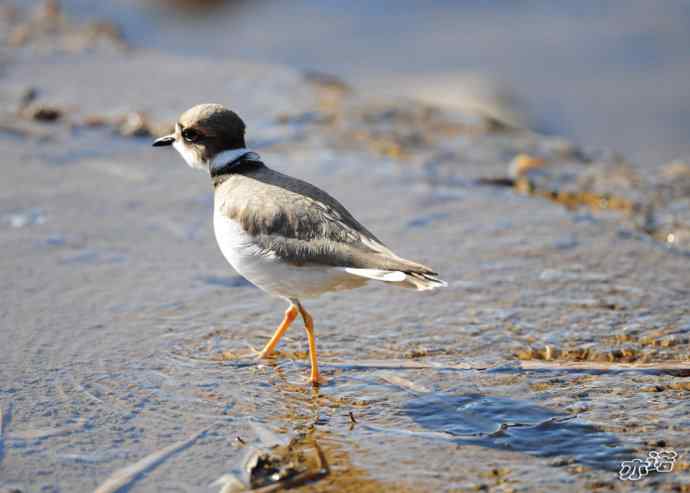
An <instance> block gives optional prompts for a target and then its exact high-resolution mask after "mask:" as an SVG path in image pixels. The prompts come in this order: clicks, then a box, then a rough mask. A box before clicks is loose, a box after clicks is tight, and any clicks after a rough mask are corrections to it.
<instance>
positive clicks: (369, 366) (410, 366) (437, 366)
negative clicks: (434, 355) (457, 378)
mask: <svg viewBox="0 0 690 493" xmlns="http://www.w3.org/2000/svg"><path fill="white" fill-rule="evenodd" d="M319 363H320V364H321V365H322V366H330V367H332V368H346V369H347V368H362V369H366V370H376V369H389V370H396V369H398V370H421V369H432V370H485V369H486V367H485V366H473V365H467V364H463V363H458V364H447V363H434V362H430V361H429V362H425V361H410V360H405V359H397V360H396V359H393V360H356V361H348V360H344V361H320V362H319Z"/></svg>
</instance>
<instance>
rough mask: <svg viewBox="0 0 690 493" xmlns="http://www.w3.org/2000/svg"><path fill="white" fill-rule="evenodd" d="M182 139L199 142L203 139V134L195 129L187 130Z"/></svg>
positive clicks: (183, 132)
mask: <svg viewBox="0 0 690 493" xmlns="http://www.w3.org/2000/svg"><path fill="white" fill-rule="evenodd" d="M182 138H183V139H184V140H186V141H187V142H197V141H198V140H199V139H200V138H201V134H200V133H199V132H197V131H196V130H194V129H193V128H185V129H184V130H183V131H182Z"/></svg>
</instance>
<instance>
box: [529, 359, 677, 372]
mask: <svg viewBox="0 0 690 493" xmlns="http://www.w3.org/2000/svg"><path fill="white" fill-rule="evenodd" d="M520 367H521V368H522V369H524V370H597V371H636V370H637V371H674V370H675V371H677V370H690V361H659V362H656V363H607V362H602V361H547V360H524V361H520Z"/></svg>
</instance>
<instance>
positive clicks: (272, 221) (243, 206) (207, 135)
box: [153, 104, 446, 385]
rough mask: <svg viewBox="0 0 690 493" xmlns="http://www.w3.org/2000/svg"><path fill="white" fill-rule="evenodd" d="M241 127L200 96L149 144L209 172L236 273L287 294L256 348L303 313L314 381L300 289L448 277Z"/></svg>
mask: <svg viewBox="0 0 690 493" xmlns="http://www.w3.org/2000/svg"><path fill="white" fill-rule="evenodd" d="M244 133H245V125H244V122H243V121H242V119H241V118H240V117H239V116H238V115H237V114H236V113H235V112H233V111H230V110H228V109H226V108H224V107H223V106H221V105H218V104H201V105H198V106H194V107H193V108H191V109H189V110H187V111H186V112H184V113H183V114H182V115H181V116H180V118H179V121H178V122H177V123H176V124H175V132H174V133H172V134H170V135H166V136H165V137H161V138H159V139H157V140H156V141H155V142H154V143H153V145H154V146H170V145H172V146H173V147H174V148H175V149H176V150H177V151H178V152H179V153H180V154H181V155H182V157H183V158H184V160H185V161H186V162H187V164H188V165H189V166H191V167H192V168H197V169H201V170H204V171H206V172H208V173H209V174H210V175H211V181H212V182H213V189H214V214H213V225H214V230H215V235H216V240H217V242H218V246H220V250H221V252H222V253H223V255H224V256H225V258H226V259H227V261H228V262H229V263H230V265H232V267H233V268H234V269H235V270H236V271H237V272H238V273H239V274H240V275H242V276H244V277H245V278H247V279H248V280H249V281H250V282H252V283H253V284H255V285H256V286H257V287H259V288H261V289H262V290H264V291H266V292H267V293H269V294H271V295H273V296H277V297H280V298H284V299H285V300H287V301H288V302H289V303H290V306H289V307H288V309H287V311H286V312H285V316H284V317H283V321H282V322H281V324H280V325H279V326H278V328H277V329H276V331H275V333H274V334H273V337H271V339H270V340H269V341H268V343H267V344H266V345H265V347H264V348H263V350H262V351H261V352H260V353H259V354H258V356H259V357H270V356H271V355H272V354H273V353H274V351H275V348H276V346H277V345H278V342H279V341H280V339H281V337H282V336H283V334H285V332H286V331H287V329H288V327H289V326H290V324H291V323H292V322H293V321H294V320H295V318H296V317H297V315H298V314H300V315H301V316H302V319H303V320H304V326H305V330H306V332H307V339H308V343H309V359H310V363H311V374H310V380H311V382H312V384H314V385H318V384H319V382H320V375H319V367H318V361H317V356H316V338H315V336H314V322H313V320H312V317H311V316H310V315H309V313H308V312H307V310H306V309H305V308H304V306H303V305H302V302H301V300H302V299H305V298H314V297H317V296H319V295H321V294H323V293H326V292H331V291H341V290H346V289H352V288H357V287H360V286H363V285H364V284H366V283H367V282H368V281H371V280H374V281H380V282H383V283H386V284H389V285H393V286H401V287H408V288H414V289H417V290H419V291H423V290H429V289H434V288H437V287H441V286H446V283H445V282H444V281H442V280H441V279H439V278H438V275H437V273H436V272H434V271H433V270H432V269H430V268H429V267H426V266H424V265H422V264H419V263H417V262H412V261H410V260H405V259H403V258H401V257H399V256H397V255H396V254H395V253H393V252H392V251H391V250H390V249H388V247H386V246H385V245H384V244H383V243H382V242H381V241H379V239H378V238H376V236H374V235H373V234H372V233H371V232H370V231H369V230H368V229H366V228H365V227H364V226H362V225H361V224H360V223H359V222H358V221H357V220H356V219H355V218H354V217H352V214H350V213H349V212H348V210H347V209H346V208H345V207H343V206H342V205H341V204H340V202H338V201H337V200H335V199H334V198H333V197H331V196H330V195H328V194H327V193H326V192H324V191H323V190H320V189H319V188H317V187H315V186H314V185H311V184H309V183H307V182H305V181H302V180H298V179H297V178H292V177H290V176H287V175H284V174H282V173H279V172H277V171H274V170H272V169H270V168H269V167H267V166H266V165H265V164H264V163H263V161H262V160H261V158H260V157H259V155H258V154H257V153H256V152H253V151H251V150H249V149H247V148H246V146H245V140H244Z"/></svg>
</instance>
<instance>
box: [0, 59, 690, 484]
mask: <svg viewBox="0 0 690 493" xmlns="http://www.w3.org/2000/svg"><path fill="white" fill-rule="evenodd" d="M196 72H203V73H204V74H206V76H207V78H206V79H200V78H199V77H197V76H196ZM0 83H1V84H2V86H1V87H2V90H3V98H4V104H3V107H5V108H7V111H6V112H5V114H4V116H3V125H4V126H3V127H2V128H3V129H5V130H0V151H1V153H2V156H3V179H2V180H1V181H0V221H1V222H0V225H1V226H0V243H1V244H2V245H3V253H4V254H3V256H2V257H1V258H0V266H1V267H0V271H1V272H2V273H3V276H2V278H0V299H2V302H0V326H1V328H0V330H1V331H2V332H1V336H2V339H1V341H2V343H1V344H0V406H1V407H2V411H3V419H2V434H1V435H0V488H4V489H5V490H8V491H12V488H15V489H18V490H20V491H22V492H32V491H43V492H45V491H93V490H96V488H97V487H98V486H99V485H102V484H103V483H105V482H106V481H107V479H108V478H109V477H111V475H113V474H114V473H115V472H116V471H118V470H121V469H122V468H126V467H128V466H131V465H132V464H136V463H137V462H138V461H141V460H142V459H146V458H147V457H149V459H150V463H148V464H144V466H142V468H141V469H140V470H139V471H138V472H137V473H136V474H135V475H134V476H133V477H131V478H129V479H128V480H126V481H125V483H123V488H124V489H123V491H124V490H127V488H129V490H128V491H216V490H220V486H214V487H212V488H209V485H210V484H211V483H213V482H214V481H216V480H217V479H218V478H220V477H222V476H223V475H225V474H229V473H232V472H233V471H236V470H237V469H241V468H242V464H243V458H244V457H245V455H246V454H247V450H248V449H249V448H251V447H257V448H262V447H263V449H265V448H267V447H270V445H271V444H270V443H269V444H268V445H267V444H266V439H265V436H264V437H263V438H262V434H263V435H265V434H266V430H268V432H269V433H272V434H273V437H274V438H275V437H278V438H277V439H279V440H283V441H285V442H288V441H289V440H290V439H295V440H297V442H294V443H297V445H295V448H293V449H290V451H289V452H287V453H288V454H292V453H294V454H295V457H294V458H291V457H288V459H289V460H288V462H289V461H290V460H292V462H293V466H294V467H293V468H292V469H291V470H293V469H294V471H295V474H297V472H300V471H301V472H304V471H303V470H310V469H309V468H313V467H315V466H313V463H314V461H315V459H314V456H315V455H314V454H316V452H315V450H316V447H317V446H318V448H320V449H321V450H322V452H323V455H324V457H325V460H326V461H327V464H328V469H329V471H328V474H327V475H325V477H322V476H318V475H317V476H314V477H313V480H312V481H311V482H309V483H308V484H304V485H301V486H299V490H298V491H354V490H358V491H482V490H484V491H574V490H582V491H602V490H608V491H629V490H631V489H633V488H635V487H637V486H641V487H642V488H645V489H648V490H653V489H654V490H657V491H669V492H670V491H687V490H688V489H690V475H689V474H688V468H689V467H690V466H688V461H687V454H688V452H690V441H689V440H688V434H687V427H688V423H687V415H688V406H687V395H688V391H689V389H690V380H689V378H688V376H689V375H690V347H689V345H688V339H689V336H688V334H689V332H690V312H689V310H688V300H689V299H690V285H689V283H688V279H690V259H689V257H688V254H687V252H688V249H687V244H686V243H684V242H682V241H675V240H673V241H669V238H668V232H667V231H666V230H663V231H666V234H655V230H654V229H653V228H652V227H651V226H650V225H649V224H640V220H641V219H644V218H648V217H649V216H650V214H651V217H652V218H656V219H655V221H654V224H655V225H659V224H661V225H665V224H666V223H664V222H663V220H664V218H665V217H667V215H668V214H676V215H677V216H674V217H677V218H678V219H677V220H674V221H673V222H672V224H671V225H670V226H668V227H670V228H672V229H671V230H669V231H671V232H672V233H673V234H676V235H680V236H678V237H681V236H682V235H683V234H685V233H684V232H685V230H686V229H685V228H686V224H687V223H686V222H684V221H685V218H686V217H687V216H686V215H685V214H686V212H687V200H688V197H690V194H687V195H685V193H686V190H687V189H686V188H684V187H683V186H682V184H683V183H685V182H684V181H683V180H685V178H683V177H684V176H685V175H684V174H683V173H684V172H683V169H684V168H682V166H680V167H678V168H677V170H679V171H677V172H678V173H679V174H678V175H673V176H674V178H673V180H672V182H673V183H674V184H675V186H676V188H674V190H675V191H674V192H673V193H671V192H668V189H667V188H664V187H665V185H664V184H663V183H662V182H663V179H664V176H665V175H663V174H662V173H661V171H659V170H656V169H652V170H650V169H644V168H642V169H641V168H635V167H631V168H630V171H629V172H630V173H633V174H634V177H636V178H635V179H632V178H631V179H630V180H628V181H625V180H623V179H622V178H621V177H620V175H615V174H613V175H611V174H607V173H605V172H603V171H602V170H610V169H618V167H619V166H621V165H625V163H624V162H623V163H621V161H620V158H618V157H616V156H606V155H603V156H589V155H582V154H581V153H579V152H578V150H577V149H575V148H573V147H572V146H569V145H567V143H564V142H563V141H562V140H560V139H555V138H545V137H542V136H539V135H534V134H530V133H526V132H518V131H513V130H509V129H506V128H503V127H502V126H501V125H499V124H497V123H496V122H493V121H488V120H482V119H478V118H476V117H467V116H466V115H463V114H461V113H452V112H449V111H442V110H439V109H435V108H429V107H426V106H422V105H419V104H417V103H414V102H411V101H403V100H377V101H371V100H368V99H366V98H365V96H364V95H362V94H361V93H357V92H355V93H349V92H347V91H345V90H344V86H342V85H339V84H336V83H334V82H333V81H323V80H321V81H315V80H314V78H313V77H311V78H310V77H305V75H304V74H303V73H301V72H299V71H296V70H294V69H291V68H287V67H280V66H271V65H260V64H257V65H253V64H248V63H245V62H235V61H232V60H226V61H224V62H223V63H222V64H211V63H210V62H209V61H208V60H204V59H200V58H191V57H178V56H170V55H162V54H160V53H156V52H146V51H139V50H133V51H128V52H124V53H121V52H120V51H119V48H117V49H112V50H110V49H102V48H98V49H96V50H95V51H94V52H92V53H82V54H80V55H79V56H78V57H75V56H68V55H63V56H55V55H51V56H50V57H42V56H41V55H36V54H26V53H19V54H14V55H13V59H12V62H11V63H10V64H9V65H8V68H7V69H6V70H5V72H4V74H3V77H2V79H0ZM28 86H32V87H36V88H37V89H38V96H37V99H36V100H35V101H34V103H32V104H46V105H52V106H53V107H56V108H60V109H61V111H62V113H61V114H62V115H63V116H62V117H61V118H59V119H58V120H57V121H55V122H52V123H46V122H36V121H35V120H31V119H30V118H29V117H25V116H23V117H17V116H16V114H15V113H10V110H11V109H12V108H13V107H14V106H17V105H20V104H19V103H18V100H19V99H20V97H21V94H22V91H23V90H24V89H26V88H27V87H28ZM200 100H208V101H222V102H225V103H226V104H227V105H230V106H233V107H235V108H236V109H237V110H238V112H240V114H241V115H242V116H243V117H244V118H245V120H246V121H247V122H248V127H249V128H248V136H249V145H250V146H251V147H253V148H255V149H257V150H258V152H260V154H261V155H262V157H263V158H264V159H265V161H266V162H267V163H268V164H269V165H270V166H272V167H274V168H276V169H278V170H280V171H283V172H286V173H289V174H292V175H295V176H299V177H301V178H304V179H306V180H308V181H311V182H312V183H315V184H317V185H318V186H320V187H322V188H325V189H326V190H329V191H330V192H332V194H333V195H334V196H335V197H337V198H339V199H340V200H341V201H342V202H343V203H344V204H345V205H346V206H347V207H348V208H350V210H351V211H352V212H353V213H354V215H355V216H356V217H358V218H359V219H360V220H361V221H362V222H363V223H364V224H366V225H367V226H368V227H370V229H372V230H373V231H374V232H376V234H377V236H379V237H380V238H381V239H382V240H383V241H384V242H385V243H387V244H388V245H390V246H391V247H392V248H393V249H394V250H396V251H397V252H399V253H400V254H401V255H403V256H405V257H409V258H414V259H418V260H420V261H422V262H424V263H427V264H431V265H433V266H434V267H436V268H437V269H438V271H439V272H440V273H441V274H442V276H443V278H444V279H446V280H448V281H449V287H448V288H447V289H444V290H439V291H435V292H432V293H414V292H409V291H407V290H396V289H393V288H386V287H381V286H373V285H372V286H370V287H367V288H364V289H361V290H357V291H354V292H350V293H344V294H338V295H330V296H324V297H323V298H321V299H319V300H316V301H312V302H310V303H308V304H307V306H308V308H309V309H310V310H311V312H312V313H313V315H314V317H315V321H316V327H317V337H318V344H319V348H320V353H321V359H322V361H323V362H322V364H323V370H324V373H325V376H326V377H327V379H328V383H327V384H326V385H324V386H322V387H321V388H319V389H316V390H315V389H312V388H310V387H309V386H308V385H306V379H305V376H306V374H307V361H306V353H305V352H306V338H305V337H304V334H303V331H302V330H301V329H300V328H299V327H298V326H295V327H294V328H292V329H291V331H290V332H289V333H288V335H287V337H286V340H285V343H284V344H283V345H282V346H281V352H280V355H279V357H278V358H277V359H275V360H274V361H271V362H261V363H256V362H254V361H252V360H250V359H247V358H246V357H244V356H243V354H245V353H246V350H247V349H248V347H249V346H253V347H260V346H261V345H262V344H263V343H264V342H265V341H266V340H267V338H268V337H270V334H271V333H272V330H273V328H274V327H275V325H276V324H277V323H278V321H279V318H280V316H281V314H282V310H283V309H284V306H283V302H282V301H280V300H275V299H271V298H269V297H268V296H266V295H264V294H263V293H262V292H261V291H259V290H257V289H255V288H253V287H252V286H250V285H248V284H247V283H246V282H244V281H243V280H242V279H241V278H239V277H238V276H237V275H236V274H235V273H234V272H233V271H232V270H231V268H230V267H229V266H227V264H226V263H225V261H224V260H223V258H222V256H221V254H220V252H219V251H218V249H217V246H216V245H215V240H214V238H213V236H212V229H211V209H210V207H211V191H210V183H209V180H208V178H207V177H206V176H204V175H203V174H201V173H195V172H193V171H191V170H189V169H188V168H187V167H186V166H185V165H184V163H183V162H182V160H181V159H180V158H179V156H177V155H176V154H173V152H167V151H161V150H160V149H153V148H151V147H150V142H151V138H150V137H148V136H142V137H138V138H137V137H125V136H122V135H119V134H118V133H116V132H115V131H114V130H113V128H114V126H113V125H112V124H110V123H107V124H105V125H104V126H89V125H86V124H85V123H84V122H85V121H86V120H88V118H87V117H90V116H91V117H92V116H94V115H96V116H99V117H102V119H103V120H104V121H106V122H110V121H114V120H117V116H118V115H126V114H127V113H128V112H133V111H140V112H145V114H146V115H148V118H150V120H151V121H152V122H154V123H152V127H155V128H160V127H162V126H164V125H165V124H167V122H170V121H172V120H171V119H173V118H174V117H175V116H176V114H177V113H179V111H181V110H183V109H185V108H187V107H188V106H191V105H192V104H195V103H197V102H199V101H200ZM13 105H14V106H13ZM26 114H28V113H26V112H23V113H22V115H26ZM7 129H9V130H7ZM10 130H15V131H10ZM140 133H142V134H146V130H145V129H144V130H142V131H141V132H140ZM521 153H523V154H527V155H532V156H541V157H543V160H544V163H547V164H544V165H539V166H536V167H535V168H534V169H531V170H526V171H525V170H518V171H519V173H517V174H513V176H512V178H511V177H510V176H509V166H510V162H511V160H513V159H514V158H515V156H517V155H519V154H521ZM626 169H627V168H626ZM563 170H564V171H563ZM561 171H563V173H561ZM626 176H630V175H626ZM583 177H584V178H583ZM588 177H589V178H588ZM592 177H594V178H592ZM497 178H501V179H502V180H503V182H504V183H507V184H508V185H510V186H497V185H496V183H497V182H498V181H500V180H496V179H497ZM492 180H493V181H492ZM511 180H512V181H511ZM525 180H526V181H525ZM525 187H526V188H525ZM554 190H557V191H558V190H561V191H563V190H566V191H568V192H569V193H571V194H572V195H567V194H565V195H564V194H563V193H562V194H560V195H559V193H555V194H551V192H553V191H554ZM664 190H665V191H666V193H665V195H663V196H662V197H659V194H660V193H661V192H660V191H662V192H663V191H664ZM540 191H548V192H549V193H550V195H548V196H547V194H545V193H540ZM585 192H586V193H585ZM588 194H589V195H588ZM612 197H624V198H625V199H626V200H629V201H630V204H634V205H630V206H629V207H628V208H626V207H611V206H607V207H604V206H605V205H607V204H609V205H610V204H612V203H614V202H612V201H611V200H612ZM607 201H608V202H607ZM615 203H616V204H627V203H628V202H624V201H622V199H621V201H619V202H615ZM650 204H653V205H654V206H655V207H654V208H652V210H651V212H649V210H650V209H649V208H650V207H651V206H650ZM684 207H685V208H684ZM655 227H656V226H655ZM664 227H666V226H664ZM673 228H675V229H673ZM186 440H188V441H186ZM269 442H270V440H269ZM315 444H316V445H315ZM166 447H173V449H174V450H173V449H170V453H169V454H166V455H162V456H161V457H160V460H153V459H154V458H155V457H154V458H151V457H150V454H153V453H155V452H157V451H160V450H162V449H165V448H166ZM661 448H667V449H673V450H675V451H676V452H677V453H678V454H679V455H680V456H679V459H678V460H677V462H676V464H675V468H674V470H673V472H672V473H668V474H664V473H653V474H650V476H649V477H648V478H646V479H644V480H643V481H642V482H641V483H637V484H636V485H632V486H631V482H630V481H627V482H626V481H621V480H619V479H618V476H617V472H618V469H619V464H620V462H621V461H623V460H630V459H632V458H635V457H640V458H644V457H646V455H647V453H648V452H649V451H650V450H657V449H661ZM271 450H274V449H271ZM276 453H277V452H276ZM300 454H301V455H300Z"/></svg>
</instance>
